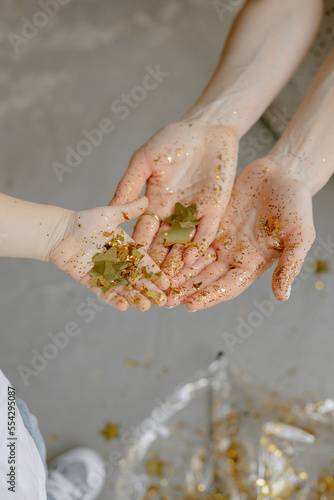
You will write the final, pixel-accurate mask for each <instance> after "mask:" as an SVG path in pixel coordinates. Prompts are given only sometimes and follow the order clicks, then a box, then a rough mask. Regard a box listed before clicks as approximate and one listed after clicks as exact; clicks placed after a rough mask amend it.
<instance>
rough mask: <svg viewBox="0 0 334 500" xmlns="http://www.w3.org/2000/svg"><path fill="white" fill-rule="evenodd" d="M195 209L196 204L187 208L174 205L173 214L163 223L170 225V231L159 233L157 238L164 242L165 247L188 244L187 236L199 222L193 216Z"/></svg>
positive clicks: (177, 204) (178, 204)
mask: <svg viewBox="0 0 334 500" xmlns="http://www.w3.org/2000/svg"><path fill="white" fill-rule="evenodd" d="M196 208H197V205H196V203H194V204H193V205H190V206H189V207H184V206H183V205H181V203H176V204H175V208H174V214H173V215H171V216H170V217H168V218H167V219H166V221H165V222H167V224H171V227H170V229H168V230H167V231H161V232H160V233H159V236H161V237H162V238H164V240H165V241H164V245H165V246H171V245H174V243H188V242H189V236H190V235H191V233H192V232H193V230H194V228H195V227H196V226H198V224H199V220H198V219H197V218H196V216H195V212H196Z"/></svg>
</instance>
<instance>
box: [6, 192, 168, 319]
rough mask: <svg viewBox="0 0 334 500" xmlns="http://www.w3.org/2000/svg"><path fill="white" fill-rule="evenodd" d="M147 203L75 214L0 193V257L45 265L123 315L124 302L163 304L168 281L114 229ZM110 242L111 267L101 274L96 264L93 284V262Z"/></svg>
mask: <svg viewBox="0 0 334 500" xmlns="http://www.w3.org/2000/svg"><path fill="white" fill-rule="evenodd" d="M147 205H148V200H147V199H146V198H140V199H139V200H135V201H133V202H131V203H126V204H124V205H117V206H113V207H98V208H93V209H91V210H83V211H81V212H74V211H71V210H66V209H63V208H59V207H53V206H49V205H39V204H37V203H31V202H28V201H23V200H18V199H15V198H11V197H10V196H6V195H4V194H2V195H0V256H2V257H22V258H31V259H37V260H42V261H50V262H52V263H53V264H55V266H57V267H58V268H59V269H61V270H62V271H64V272H66V273H67V274H69V275H70V276H71V277H72V278H73V279H75V280H76V281H78V282H80V283H81V284H83V285H84V286H86V287H87V288H89V289H91V290H92V291H93V292H94V293H95V294H96V295H98V296H99V297H100V298H101V299H102V300H104V301H105V302H106V303H107V304H109V305H112V306H113V307H115V308H116V309H119V310H122V311H124V310H126V309H127V308H128V306H129V304H131V305H133V306H134V307H135V308H136V309H138V310H139V311H146V310H147V309H149V308H150V306H151V303H152V302H153V303H155V304H156V305H159V306H162V305H164V304H165V302H166V296H165V294H164V293H163V292H162V291H161V289H166V288H168V286H169V282H168V280H167V278H166V277H165V276H164V275H161V273H160V269H159V267H158V266H157V265H156V264H155V263H154V262H153V261H152V260H151V259H150V257H149V256H148V255H147V254H146V252H144V251H143V250H142V249H141V248H140V249H139V248H137V246H135V244H134V242H133V240H131V238H130V237H129V236H128V235H127V234H126V233H125V232H124V231H123V230H122V229H121V228H120V227H119V224H121V223H122V222H124V221H126V220H130V219H134V218H136V217H138V216H139V215H141V214H142V213H143V212H144V211H145V210H146V208H147ZM111 243H114V244H115V250H116V254H115V255H114V256H113V257H112V258H111V263H110V262H108V263H107V264H105V269H103V270H101V269H102V268H101V264H100V268H99V272H98V273H95V278H94V279H95V281H96V280H97V283H96V284H92V283H90V281H91V278H92V276H90V275H89V272H90V271H91V269H92V268H93V266H94V267H95V269H96V262H93V261H92V259H93V257H94V256H95V255H96V254H104V253H105V252H106V251H107V249H108V244H110V245H111ZM102 260H103V259H102ZM129 263H130V264H129ZM114 264H115V266H114ZM123 264H125V265H126V267H125V269H124V270H123V271H122V272H121V273H120V274H119V273H118V271H119V266H121V267H122V265H123ZM102 267H104V265H102ZM151 273H153V274H151ZM100 274H101V277H100V278H99V277H98V275H100ZM157 274H159V276H156V275H157ZM105 280H109V281H108V282H107V281H105ZM116 281H117V285H115V283H116ZM120 283H121V285H120ZM110 284H111V287H110V289H109V290H108V291H107V290H106V288H107V287H109V285H110ZM102 286H103V287H102ZM103 288H104V289H103ZM106 292H107V293H106Z"/></svg>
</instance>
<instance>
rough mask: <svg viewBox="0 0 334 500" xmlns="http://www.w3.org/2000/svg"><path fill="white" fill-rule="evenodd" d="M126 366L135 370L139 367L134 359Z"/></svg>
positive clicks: (129, 360)
mask: <svg viewBox="0 0 334 500" xmlns="http://www.w3.org/2000/svg"><path fill="white" fill-rule="evenodd" d="M125 364H126V366H127V367H128V368H134V367H135V366H137V363H136V361H134V360H133V359H127V360H126V362H125Z"/></svg>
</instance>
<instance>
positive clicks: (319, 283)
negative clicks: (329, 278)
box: [314, 281, 325, 290]
mask: <svg viewBox="0 0 334 500" xmlns="http://www.w3.org/2000/svg"><path fill="white" fill-rule="evenodd" d="M314 286H315V288H316V290H323V289H324V288H325V283H324V282H323V281H317V282H316V284H315V285H314Z"/></svg>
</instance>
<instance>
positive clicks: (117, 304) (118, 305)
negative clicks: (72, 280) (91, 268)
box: [79, 274, 129, 311]
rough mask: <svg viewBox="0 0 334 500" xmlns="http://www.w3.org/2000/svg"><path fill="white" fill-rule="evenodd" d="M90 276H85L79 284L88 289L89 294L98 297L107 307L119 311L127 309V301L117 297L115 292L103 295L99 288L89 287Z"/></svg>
mask: <svg viewBox="0 0 334 500" xmlns="http://www.w3.org/2000/svg"><path fill="white" fill-rule="evenodd" d="M89 280H90V276H89V274H86V276H85V277H84V278H82V279H81V280H80V281H79V283H81V284H82V285H84V286H85V287H86V288H88V289H89V290H90V291H91V292H93V293H94V294H95V295H96V296H97V297H99V298H100V299H101V300H103V302H105V303H106V304H108V306H112V307H114V308H115V309H118V310H119V311H126V310H127V309H128V307H129V304H128V302H127V300H125V299H124V298H123V297H121V296H119V295H118V294H117V293H116V292H115V291H111V292H110V293H109V294H108V295H105V294H104V293H103V291H102V289H101V288H99V287H96V286H95V287H91V286H90V285H89Z"/></svg>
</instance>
